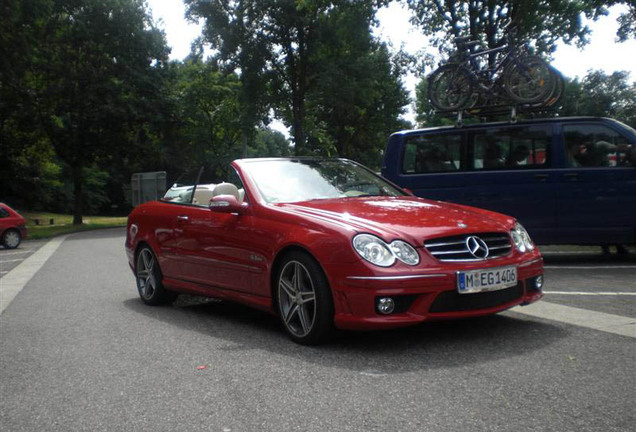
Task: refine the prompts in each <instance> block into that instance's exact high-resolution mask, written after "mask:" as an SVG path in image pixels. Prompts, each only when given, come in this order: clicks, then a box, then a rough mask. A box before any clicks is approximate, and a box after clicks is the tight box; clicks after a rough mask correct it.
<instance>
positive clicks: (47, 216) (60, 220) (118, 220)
mask: <svg viewBox="0 0 636 432" xmlns="http://www.w3.org/2000/svg"><path fill="white" fill-rule="evenodd" d="M19 213H20V214H21V215H22V216H23V217H24V218H25V219H26V226H27V229H28V230H29V233H28V237H27V238H29V239H33V240H36V239H43V238H49V237H53V236H56V235H61V234H68V233H74V232H80V231H89V230H95V229H102V228H114V227H123V226H126V221H127V219H128V218H127V217H126V216H123V217H122V216H84V223H83V224H82V225H73V216H72V215H67V214H58V213H44V212H26V211H21V212H19ZM51 219H52V220H53V224H52V225H51ZM36 220H37V221H38V222H39V224H37V225H36Z"/></svg>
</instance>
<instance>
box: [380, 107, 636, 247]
mask: <svg viewBox="0 0 636 432" xmlns="http://www.w3.org/2000/svg"><path fill="white" fill-rule="evenodd" d="M382 175H383V176H384V177H385V178H387V179H389V180H391V181H393V182H394V183H396V184H398V185H400V186H402V187H403V188H407V189H409V190H410V191H411V192H413V193H414V194H415V195H417V196H421V197H425V198H430V199H436V200H442V201H450V202H455V203H459V204H466V205H471V206H475V207H482V208H486V209H490V210H494V211H497V212H500V213H504V214H508V215H511V216H514V217H516V218H517V219H518V220H519V221H520V222H521V223H522V224H523V225H524V226H525V228H526V229H527V230H528V231H529V232H530V234H531V235H532V236H533V239H534V240H535V241H536V242H537V243H539V244H588V245H609V244H634V243H636V131H635V130H634V129H633V128H631V127H629V126H627V125H625V124H623V123H621V122H618V121H616V120H612V119H608V118H595V117H563V118H559V117H556V118H549V119H540V120H539V119H537V120H527V121H519V122H518V123H506V122H500V123H482V124H475V125H469V126H464V127H461V128H458V127H453V126H448V127H435V128H427V129H420V130H411V131H402V132H397V133H394V134H393V135H391V137H390V138H389V142H388V144H387V147H386V151H385V155H384V161H383V164H382Z"/></svg>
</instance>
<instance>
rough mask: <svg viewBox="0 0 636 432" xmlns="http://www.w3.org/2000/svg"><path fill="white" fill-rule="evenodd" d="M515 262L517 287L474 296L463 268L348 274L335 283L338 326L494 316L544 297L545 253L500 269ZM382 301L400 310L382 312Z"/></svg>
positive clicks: (380, 325) (371, 327) (384, 325)
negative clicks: (462, 285) (460, 276)
mask: <svg viewBox="0 0 636 432" xmlns="http://www.w3.org/2000/svg"><path fill="white" fill-rule="evenodd" d="M512 264H514V265H516V266H517V279H518V284H517V285H516V286H514V287H511V288H506V289H502V290H498V291H490V292H482V293H474V294H459V293H458V292H457V289H456V285H457V282H456V271H457V270H458V269H457V268H446V269H442V268H436V269H431V271H430V272H417V273H414V274H408V275H395V276H387V275H385V276H343V277H341V278H339V279H338V280H335V281H334V280H332V281H331V283H332V287H334V288H335V289H334V290H333V295H334V303H335V316H334V322H335V325H336V327H338V328H340V329H347V330H374V329H386V328H395V327H404V326H409V325H414V324H418V323H421V322H423V321H435V320H448V319H460V318H470V317H478V316H484V315H491V314H495V313H497V312H501V311H503V310H506V309H509V308H511V307H513V306H517V305H527V304H530V303H533V302H535V301H537V300H539V299H540V298H541V297H543V293H542V291H541V290H540V289H538V288H537V287H536V286H535V281H536V277H537V276H541V275H543V259H542V258H541V257H540V255H538V254H537V255H534V256H531V257H529V258H528V259H525V260H519V261H518V262H500V263H499V264H498V265H512ZM334 282H335V283H334ZM377 297H392V298H394V299H395V300H396V311H395V312H394V313H392V314H390V315H382V314H380V313H378V312H377V311H376V298H377Z"/></svg>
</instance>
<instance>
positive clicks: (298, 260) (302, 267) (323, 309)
mask: <svg viewBox="0 0 636 432" xmlns="http://www.w3.org/2000/svg"><path fill="white" fill-rule="evenodd" d="M275 284H276V285H275V302H276V309H277V312H278V316H279V317H280V320H281V323H282V324H283V327H284V328H285V331H286V332H287V334H288V335H289V337H290V338H291V339H292V340H293V341H294V342H296V343H299V344H303V345H317V344H320V343H322V342H324V341H326V340H327V339H328V338H329V337H330V336H331V333H332V332H333V316H334V306H333V298H332V296H331V289H330V288H329V282H328V281H327V277H326V276H325V274H324V273H323V271H322V268H321V267H320V265H319V264H318V263H317V262H316V260H314V259H313V258H312V257H311V256H310V255H308V254H306V253H304V252H291V253H289V254H288V255H287V256H285V258H284V259H283V261H282V263H281V265H280V267H279V271H278V273H277V275H276V279H275Z"/></svg>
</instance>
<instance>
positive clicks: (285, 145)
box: [247, 127, 292, 157]
mask: <svg viewBox="0 0 636 432" xmlns="http://www.w3.org/2000/svg"><path fill="white" fill-rule="evenodd" d="M291 154H292V148H291V147H290V145H289V141H288V140H287V138H285V136H284V135H283V134H282V133H280V132H278V131H275V130H272V129H269V128H264V127H259V128H257V129H256V135H255V136H254V141H253V142H252V144H251V145H250V147H249V149H248V152H247V156H248V157H285V156H291Z"/></svg>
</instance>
